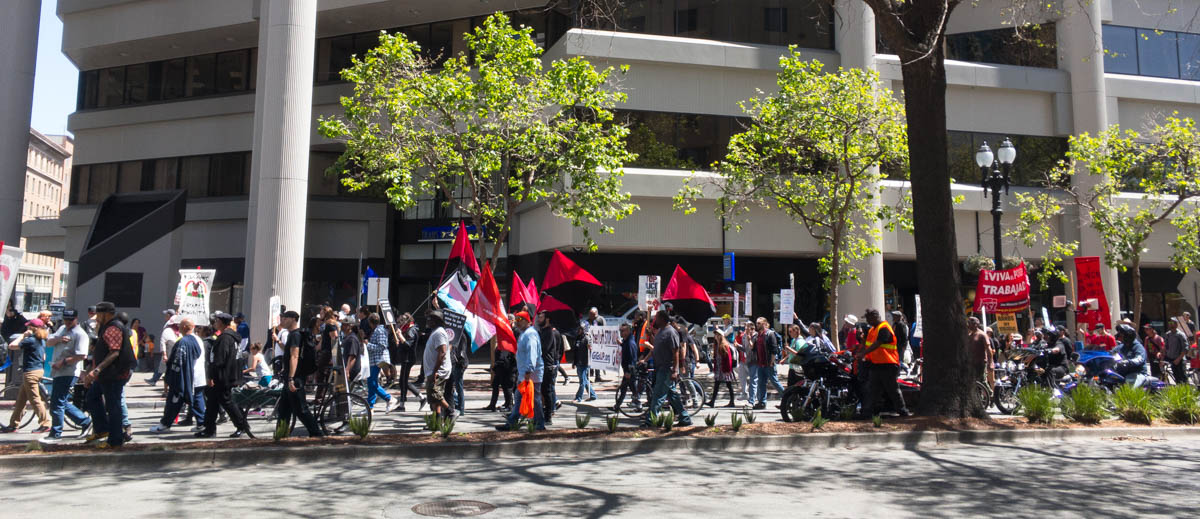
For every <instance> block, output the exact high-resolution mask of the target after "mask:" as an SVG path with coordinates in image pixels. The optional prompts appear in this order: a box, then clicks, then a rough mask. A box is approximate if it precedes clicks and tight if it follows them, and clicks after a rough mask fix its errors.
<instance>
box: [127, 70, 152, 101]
mask: <svg viewBox="0 0 1200 519" xmlns="http://www.w3.org/2000/svg"><path fill="white" fill-rule="evenodd" d="M149 83H150V65H149V64H146V63H142V64H140V65H130V66H128V67H125V104H136V103H145V102H146V101H147V100H148V99H149V98H150V88H149Z"/></svg>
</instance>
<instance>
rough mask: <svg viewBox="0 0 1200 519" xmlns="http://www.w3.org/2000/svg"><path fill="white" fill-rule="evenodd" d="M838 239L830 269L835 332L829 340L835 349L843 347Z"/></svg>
mask: <svg viewBox="0 0 1200 519" xmlns="http://www.w3.org/2000/svg"><path fill="white" fill-rule="evenodd" d="M838 241H840V240H839V239H837V238H836V237H835V241H834V243H833V251H834V252H833V262H832V263H833V267H832V268H831V269H830V271H829V330H830V331H831V332H833V333H831V334H830V337H829V340H830V341H832V342H833V349H834V351H837V350H840V349H841V348H842V345H841V344H840V343H839V342H838V334H837V326H838V316H839V315H841V314H839V313H838V287H839V286H840V283H838V278H840V277H841V275H842V265H841V254H840V253H838V252H837V251H838V250H839V246H840V245H841V244H840V243H838ZM802 328H803V327H802Z"/></svg>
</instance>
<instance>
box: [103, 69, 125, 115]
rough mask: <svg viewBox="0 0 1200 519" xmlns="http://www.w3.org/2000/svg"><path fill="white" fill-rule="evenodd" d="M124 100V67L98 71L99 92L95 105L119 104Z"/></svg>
mask: <svg viewBox="0 0 1200 519" xmlns="http://www.w3.org/2000/svg"><path fill="white" fill-rule="evenodd" d="M124 100H125V67H112V68H106V69H104V70H101V71H100V93H99V96H98V97H97V99H96V106H97V107H99V108H104V107H106V106H120V105H121V103H122V101H124Z"/></svg>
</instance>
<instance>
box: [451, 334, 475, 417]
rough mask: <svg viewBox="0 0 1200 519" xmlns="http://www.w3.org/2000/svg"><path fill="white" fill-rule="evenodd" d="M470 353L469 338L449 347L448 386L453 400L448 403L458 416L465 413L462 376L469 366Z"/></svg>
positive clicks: (465, 397) (463, 338) (465, 401)
mask: <svg viewBox="0 0 1200 519" xmlns="http://www.w3.org/2000/svg"><path fill="white" fill-rule="evenodd" d="M470 351H471V338H470V337H465V336H464V337H460V338H459V340H457V341H454V345H453V346H451V347H450V366H451V370H450V382H449V384H450V388H451V389H453V390H454V399H453V400H451V401H450V402H451V403H452V404H453V406H454V410H455V411H456V413H457V414H458V416H462V415H463V414H465V413H466V412H467V407H466V406H467V395H466V389H465V388H464V387H463V376H465V375H466V373H467V367H468V366H470Z"/></svg>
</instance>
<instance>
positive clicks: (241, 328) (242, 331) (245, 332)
mask: <svg viewBox="0 0 1200 519" xmlns="http://www.w3.org/2000/svg"><path fill="white" fill-rule="evenodd" d="M237 332H238V336H240V337H241V338H243V339H249V338H250V325H248V324H246V322H245V321H242V324H239V325H237Z"/></svg>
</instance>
